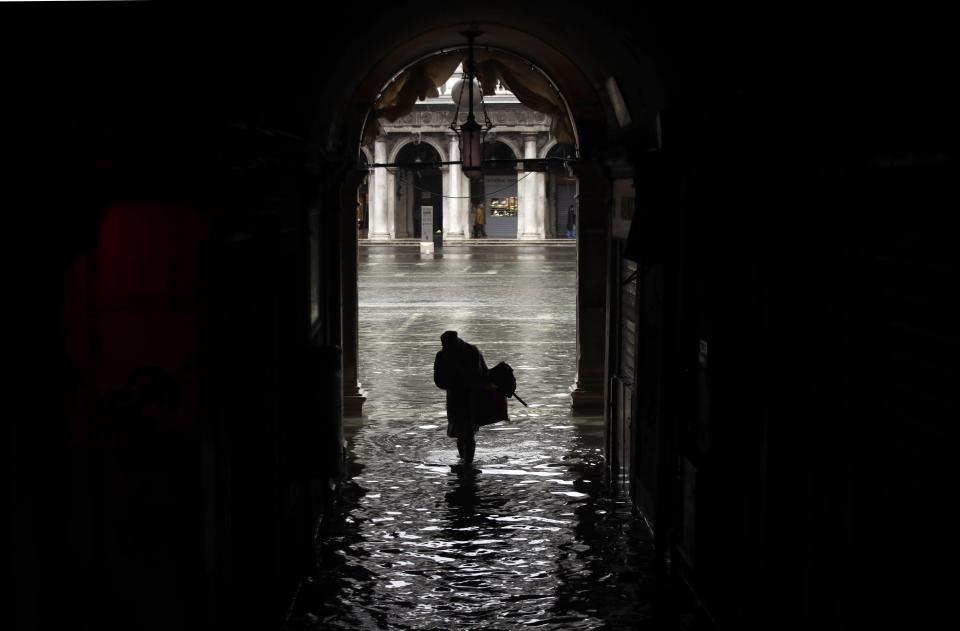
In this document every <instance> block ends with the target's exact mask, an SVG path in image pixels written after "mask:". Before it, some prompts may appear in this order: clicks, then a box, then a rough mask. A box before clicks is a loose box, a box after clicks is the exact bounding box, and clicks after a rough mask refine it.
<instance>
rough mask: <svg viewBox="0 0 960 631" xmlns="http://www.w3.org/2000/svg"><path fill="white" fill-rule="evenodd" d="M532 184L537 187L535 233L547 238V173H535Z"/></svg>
mask: <svg viewBox="0 0 960 631" xmlns="http://www.w3.org/2000/svg"><path fill="white" fill-rule="evenodd" d="M533 177H535V178H536V180H537V181H536V182H535V183H534V186H535V187H536V189H537V225H536V228H537V234H538V235H540V238H541V239H546V238H547V174H546V173H536V174H535V175H534V176H533Z"/></svg>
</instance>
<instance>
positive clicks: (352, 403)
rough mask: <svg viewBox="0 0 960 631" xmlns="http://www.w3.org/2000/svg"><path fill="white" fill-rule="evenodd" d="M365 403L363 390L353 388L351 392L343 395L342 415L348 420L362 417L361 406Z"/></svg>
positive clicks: (365, 395) (365, 396)
mask: <svg viewBox="0 0 960 631" xmlns="http://www.w3.org/2000/svg"><path fill="white" fill-rule="evenodd" d="M366 402H367V391H366V390H364V389H363V388H353V391H352V392H344V393H343V415H344V416H345V417H348V418H356V417H360V416H363V404H364V403H366Z"/></svg>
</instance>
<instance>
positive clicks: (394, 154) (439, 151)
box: [387, 136, 447, 164]
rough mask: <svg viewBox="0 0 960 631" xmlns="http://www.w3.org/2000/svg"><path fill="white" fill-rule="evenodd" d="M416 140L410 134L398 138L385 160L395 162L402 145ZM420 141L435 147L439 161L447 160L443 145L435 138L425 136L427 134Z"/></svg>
mask: <svg viewBox="0 0 960 631" xmlns="http://www.w3.org/2000/svg"><path fill="white" fill-rule="evenodd" d="M416 142H417V140H416V138H415V137H412V136H407V137H406V138H403V139H401V140H400V141H399V142H397V144H396V145H394V147H393V148H392V149H391V150H390V153H388V154H387V162H389V163H391V164H392V163H393V162H396V160H397V156H398V155H400V150H401V149H403V148H404V147H406V146H407V145H410V144H414V143H416ZM420 142H424V143H426V144H428V145H430V146H431V147H433V148H434V149H436V150H437V154H438V155H439V156H440V161H441V162H446V161H447V152H446V151H445V150H444V148H443V145H442V144H441V143H439V142H437V140H436V139H435V138H430V137H427V136H423V137H421V138H420Z"/></svg>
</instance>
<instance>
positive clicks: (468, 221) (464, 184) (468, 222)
mask: <svg viewBox="0 0 960 631" xmlns="http://www.w3.org/2000/svg"><path fill="white" fill-rule="evenodd" d="M462 172H463V171H461V173H462ZM460 195H461V196H462V197H465V198H466V199H462V200H460V221H462V222H463V224H462V225H463V238H464V239H469V238H471V237H472V236H473V215H472V213H473V210H474V209H473V203H472V200H471V199H470V178H468V177H467V176H466V175H464V176H463V177H462V178H461V180H460Z"/></svg>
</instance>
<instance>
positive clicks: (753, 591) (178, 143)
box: [0, 1, 960, 629]
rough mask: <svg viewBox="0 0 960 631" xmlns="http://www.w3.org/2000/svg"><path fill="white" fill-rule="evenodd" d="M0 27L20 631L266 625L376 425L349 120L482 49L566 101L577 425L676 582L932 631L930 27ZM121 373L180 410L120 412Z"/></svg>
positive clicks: (53, 14) (731, 599)
mask: <svg viewBox="0 0 960 631" xmlns="http://www.w3.org/2000/svg"><path fill="white" fill-rule="evenodd" d="M28 4H30V3H28ZM38 4H46V3H38ZM331 7H334V8H331ZM905 10H906V11H909V10H910V9H905ZM0 23H2V24H3V28H4V32H5V35H4V37H3V43H2V47H3V58H4V59H5V60H6V63H5V67H6V69H5V79H4V89H3V92H4V106H5V110H6V112H5V114H4V117H3V138H4V140H3V142H2V146H3V150H4V154H5V156H6V158H7V163H8V167H7V169H5V171H6V172H5V174H4V175H5V176H6V177H5V178H4V180H5V187H4V188H5V192H6V197H5V203H4V204H3V207H4V210H5V216H4V218H5V221H6V222H7V228H6V233H7V234H8V235H9V236H10V237H12V239H10V241H12V243H11V248H10V249H9V250H8V252H9V254H10V257H9V259H10V261H11V263H9V264H8V266H7V268H8V274H7V276H8V277H9V278H10V283H9V284H8V285H7V286H6V300H5V304H6V311H7V312H8V313H9V314H11V315H12V316H13V323H12V324H10V325H8V326H9V327H10V328H9V329H8V333H7V337H8V340H9V342H10V343H9V345H6V344H5V349H6V348H9V349H10V352H8V353H5V359H6V360H7V365H8V370H7V371H6V372H7V373H8V375H9V377H8V378H7V379H8V384H9V386H10V388H9V392H10V395H9V398H8V401H10V403H11V407H12V410H11V411H10V412H8V413H7V414H5V415H4V417H5V421H6V422H5V425H6V427H7V445H8V447H7V456H8V460H9V462H10V465H9V468H8V473H9V479H10V480H11V481H12V484H11V486H10V487H9V488H10V491H9V495H8V508H9V514H10V520H9V522H8V523H9V525H10V535H9V537H8V539H7V541H8V544H7V545H8V550H9V552H10V554H9V558H10V559H11V563H10V565H9V567H11V571H12V573H13V576H14V584H15V601H16V612H15V619H16V628H18V629H61V628H71V629H78V628H91V629H106V628H123V629H133V628H166V629H170V628H200V627H203V628H221V627H229V628H234V627H236V625H238V624H242V625H243V626H244V627H251V628H276V627H277V626H279V625H280V624H281V623H282V621H283V619H284V616H285V613H286V611H287V607H288V605H289V602H290V599H291V597H292V594H293V593H294V591H295V589H296V585H297V583H298V581H299V580H300V578H301V577H302V576H304V575H306V574H309V573H310V572H311V567H310V561H309V558H310V554H309V551H310V549H311V544H312V542H311V538H312V536H313V533H314V532H315V530H314V525H315V524H316V521H317V519H319V518H320V516H322V515H323V514H324V511H325V510H327V509H328V507H329V504H330V502H332V501H333V498H334V496H335V493H334V489H335V486H336V483H337V480H338V479H339V476H340V475H341V474H342V462H343V455H344V454H343V439H342V418H343V416H344V414H345V413H347V414H349V413H355V412H356V411H357V410H358V408H359V406H361V405H362V402H363V391H362V388H361V384H359V383H358V379H357V367H356V335H357V324H356V256H357V235H356V226H357V222H356V216H357V215H356V203H357V202H356V200H357V189H358V186H360V184H361V183H362V179H363V176H364V175H365V171H363V170H356V169H355V168H354V167H355V166H356V165H357V161H358V157H357V156H358V143H359V140H360V138H361V133H362V128H363V124H364V120H365V116H366V114H367V112H368V109H369V106H370V104H371V103H372V101H373V99H374V97H375V96H376V94H377V92H378V90H379V89H380V88H381V87H382V86H383V85H384V84H385V83H386V82H387V81H388V80H389V79H390V77H391V76H393V75H394V74H395V73H396V72H397V71H398V70H399V69H400V68H403V67H405V66H406V65H408V64H410V63H412V62H414V61H415V60H417V59H418V58H420V57H422V56H423V55H426V54H429V53H430V52H432V51H436V50H439V49H441V48H444V47H451V46H462V45H463V37H462V35H460V32H461V31H463V30H464V28H465V27H467V26H469V25H476V26H477V27H479V29H480V30H482V31H483V32H484V35H483V39H481V40H478V43H479V44H483V45H489V46H494V47H498V48H502V49H504V50H509V51H511V52H513V53H516V54H517V55H520V56H522V57H524V58H526V59H529V60H530V61H531V62H532V63H534V64H536V65H537V66H538V67H539V68H541V69H542V70H543V71H544V72H545V73H546V74H547V75H549V76H550V77H551V78H552V79H553V80H554V81H555V82H556V84H557V86H558V88H559V89H560V90H561V91H562V93H563V94H564V96H565V98H566V101H567V103H568V104H569V108H570V112H571V113H572V116H573V119H574V123H575V125H576V129H577V132H578V141H579V149H580V160H579V161H577V162H575V163H571V164H570V169H571V170H572V175H575V176H576V178H577V181H578V186H579V190H578V197H577V200H578V201H577V207H576V209H575V211H576V222H577V235H578V244H577V247H578V248H579V249H580V256H579V257H578V260H579V263H578V280H577V287H576V291H577V292H578V348H579V351H578V360H577V361H578V362H579V363H578V381H577V383H576V384H573V392H572V404H573V405H574V406H575V407H578V408H582V409H586V410H600V411H602V413H603V414H604V415H605V417H606V418H607V422H608V429H609V431H608V461H609V466H610V473H611V480H612V481H613V482H614V483H616V484H618V485H620V486H621V487H622V490H623V492H624V493H625V494H628V495H629V497H630V498H631V499H632V501H633V502H634V504H635V506H636V507H637V510H638V515H642V516H643V517H644V518H646V519H647V520H648V521H649V523H650V524H651V525H652V527H653V529H654V534H655V538H656V544H657V551H658V554H659V559H660V563H661V566H662V568H663V570H664V574H665V576H667V577H670V578H671V580H674V581H678V582H679V581H683V582H685V583H686V584H687V585H689V588H690V589H691V590H692V591H693V592H694V593H695V594H696V595H697V596H698V598H700V599H701V600H702V602H703V603H704V606H705V608H706V609H707V610H708V611H709V612H710V614H711V616H712V617H713V619H714V620H715V622H716V626H717V627H718V628H722V629H784V628H798V629H813V628H817V629H846V628H853V627H855V626H856V627H858V628H859V627H861V626H863V627H865V628H884V627H886V626H890V627H894V628H942V627H943V626H944V625H945V620H949V619H952V618H955V617H956V614H957V612H956V599H955V598H954V597H953V594H952V592H951V591H950V588H949V587H948V586H949V585H950V584H951V583H952V582H954V581H953V580H951V579H953V578H955V576H954V575H955V574H956V569H955V568H956V563H955V556H954V551H953V545H952V540H953V539H954V535H955V532H956V529H957V519H956V515H957V512H956V509H957V501H956V496H957V491H956V478H957V466H956V461H955V456H954V452H955V450H956V444H957V441H956V438H957V430H956V427H957V422H956V421H957V416H958V407H957V392H960V372H958V370H957V367H956V357H957V355H958V337H957V322H958V321H960V318H958V314H957V311H956V309H955V307H954V306H953V302H954V300H953V298H954V295H955V294H956V291H957V286H958V283H957V281H958V274H957V247H956V234H955V233H954V232H952V231H950V230H948V229H947V225H948V221H947V220H948V219H949V218H950V216H951V215H952V214H953V213H955V212H956V209H957V208H960V200H958V199H957V197H958V195H957V187H956V182H957V181H958V180H957V107H956V106H957V98H956V92H955V91H956V81H955V80H954V79H953V76H954V75H955V69H954V68H953V59H952V57H951V55H950V54H949V53H950V52H951V51H952V49H951V43H952V41H953V39H954V38H953V36H952V34H951V33H949V32H948V28H949V27H948V26H947V25H948V24H949V21H948V20H946V19H944V17H943V16H936V15H934V14H932V13H929V14H925V13H923V12H921V11H920V10H919V9H918V10H917V11H916V13H915V14H906V13H902V12H894V11H892V10H891V11H890V12H884V10H882V9H880V8H877V7H874V8H873V9H871V12H862V13H856V14H855V15H846V14H841V13H838V12H837V10H836V9H835V8H831V9H830V10H829V11H827V10H821V9H819V8H814V7H810V6H806V7H804V10H803V11H802V12H801V11H799V10H798V12H797V13H796V14H792V15H788V16H785V15H781V14H779V13H775V12H774V9H773V8H768V9H767V10H766V12H755V11H747V10H746V9H739V8H736V7H731V6H726V5H723V6H721V5H714V6H711V7H709V8H700V9H697V10H691V9H690V8H689V7H687V6H686V5H683V4H682V3H680V4H678V3H669V2H659V3H653V4H647V5H642V6H641V5H636V4H633V3H618V2H603V3H582V2H566V1H561V2H554V3H551V4H550V5H549V6H548V7H545V6H543V5H535V6H534V5H529V6H528V5H527V4H524V3H501V2H488V3H470V4H469V5H460V4H451V5H450V6H444V7H439V8H437V10H428V9H425V7H423V6H422V5H421V4H417V3H410V2H404V1H399V2H391V3H383V4H382V5H381V4H380V3H374V5H370V3H367V4H365V5H364V7H363V10H362V11H361V10H359V9H356V10H355V9H354V8H352V7H350V6H348V5H331V4H329V3H326V4H319V3H318V4H316V5H315V6H312V7H309V8H308V7H298V8H292V7H289V8H276V7H272V8H267V7H266V6H264V7H263V8H260V9H252V8H239V7H230V8H223V9H215V8H213V7H198V6H194V5H189V6H188V7H184V8H178V7H171V6H168V4H167V3H159V2H150V3H103V4H92V3H75V4H74V3H70V6H56V7H50V6H42V7H37V6H27V5H13V6H3V7H0ZM146 367H150V370H156V371H158V373H157V374H162V375H164V379H167V377H169V379H171V380H173V382H174V386H173V387H171V389H170V391H171V392H176V393H177V394H176V397H168V398H166V397H161V399H162V405H159V404H156V405H153V404H151V405H147V404H145V403H144V401H145V399H143V398H142V397H139V398H138V397H137V396H136V395H135V393H132V392H130V391H125V390H124V388H127V387H128V386H129V384H130V378H131V376H134V375H137V374H140V373H138V371H141V370H142V369H144V368H146ZM165 392H166V390H165ZM147 400H152V399H150V398H149V397H148V398H147ZM158 400H160V399H158ZM638 518H639V517H638Z"/></svg>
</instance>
